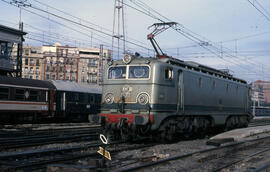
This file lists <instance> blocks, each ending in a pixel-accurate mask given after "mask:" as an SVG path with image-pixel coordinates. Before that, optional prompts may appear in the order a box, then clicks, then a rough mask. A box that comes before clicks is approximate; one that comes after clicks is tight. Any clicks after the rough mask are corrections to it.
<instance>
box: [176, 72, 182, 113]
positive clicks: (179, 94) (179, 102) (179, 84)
mask: <svg viewBox="0 0 270 172" xmlns="http://www.w3.org/2000/svg"><path fill="white" fill-rule="evenodd" d="M177 87H178V88H177V99H178V101H177V112H178V113H180V112H181V111H183V110H184V109H183V90H184V84H183V71H182V70H179V71H178V84H177Z"/></svg>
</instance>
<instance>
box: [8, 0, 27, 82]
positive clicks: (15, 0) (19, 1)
mask: <svg viewBox="0 0 270 172" xmlns="http://www.w3.org/2000/svg"><path fill="white" fill-rule="evenodd" d="M10 3H11V4H14V5H16V6H18V7H19V8H20V13H19V30H20V31H21V32H23V22H22V7H29V6H31V4H30V3H28V2H27V0H12V1H11V2H10ZM23 41H24V40H23V36H22V37H21V42H20V43H18V45H17V59H16V60H17V63H16V70H15V71H16V72H15V75H16V77H22V54H23V53H22V52H23Z"/></svg>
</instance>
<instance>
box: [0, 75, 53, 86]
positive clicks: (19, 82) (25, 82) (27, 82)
mask: <svg viewBox="0 0 270 172" xmlns="http://www.w3.org/2000/svg"><path fill="white" fill-rule="evenodd" d="M0 85H6V86H15V87H16V86H23V87H25V88H43V89H44V88H45V89H55V87H54V85H53V84H52V83H50V82H48V81H41V80H34V79H26V78H16V77H9V76H3V75H0Z"/></svg>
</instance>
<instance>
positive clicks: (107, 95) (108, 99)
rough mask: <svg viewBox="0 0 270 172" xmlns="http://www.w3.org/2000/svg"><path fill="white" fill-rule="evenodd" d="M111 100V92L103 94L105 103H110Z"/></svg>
mask: <svg viewBox="0 0 270 172" xmlns="http://www.w3.org/2000/svg"><path fill="white" fill-rule="evenodd" d="M113 101H114V97H113V94H112V93H108V94H106V96H105V102H106V103H107V104H112V103H113Z"/></svg>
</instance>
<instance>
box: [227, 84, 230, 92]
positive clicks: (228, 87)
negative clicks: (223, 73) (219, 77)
mask: <svg viewBox="0 0 270 172" xmlns="http://www.w3.org/2000/svg"><path fill="white" fill-rule="evenodd" d="M229 89H230V86H229V84H227V86H226V92H229Z"/></svg>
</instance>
